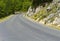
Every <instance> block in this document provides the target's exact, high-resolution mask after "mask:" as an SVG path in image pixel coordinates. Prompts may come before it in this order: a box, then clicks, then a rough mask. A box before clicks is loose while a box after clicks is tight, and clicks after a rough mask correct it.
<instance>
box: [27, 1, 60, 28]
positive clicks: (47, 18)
mask: <svg viewBox="0 0 60 41" xmlns="http://www.w3.org/2000/svg"><path fill="white" fill-rule="evenodd" d="M27 15H28V16H29V17H30V18H32V19H34V20H36V21H37V22H39V23H43V24H47V25H49V26H53V27H54V28H57V29H60V1H57V2H56V1H54V2H52V3H50V4H49V5H48V4H46V5H45V7H42V6H39V7H37V8H36V10H35V13H34V12H33V11H32V9H31V7H30V8H29V10H28V12H27Z"/></svg>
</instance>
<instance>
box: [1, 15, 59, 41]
mask: <svg viewBox="0 0 60 41" xmlns="http://www.w3.org/2000/svg"><path fill="white" fill-rule="evenodd" d="M0 41H60V31H58V30H53V29H51V28H49V27H47V26H44V25H42V24H38V23H35V22H31V21H29V20H28V19H26V18H25V17H23V16H22V15H14V16H13V17H11V18H10V19H9V20H7V21H5V22H3V23H0Z"/></svg>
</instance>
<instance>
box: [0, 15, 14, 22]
mask: <svg viewBox="0 0 60 41" xmlns="http://www.w3.org/2000/svg"><path fill="white" fill-rule="evenodd" d="M12 16H13V15H9V16H7V17H4V18H1V19H0V23H2V22H4V21H6V20H8V19H9V18H10V17H12Z"/></svg>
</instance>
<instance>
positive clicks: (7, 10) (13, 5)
mask: <svg viewBox="0 0 60 41" xmlns="http://www.w3.org/2000/svg"><path fill="white" fill-rule="evenodd" d="M30 5H31V0H0V18H3V17H5V16H8V15H11V14H15V12H17V11H27V9H28V8H29V6H30Z"/></svg>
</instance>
